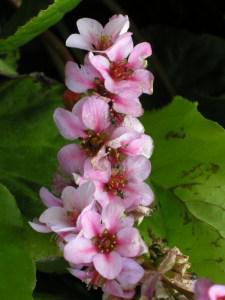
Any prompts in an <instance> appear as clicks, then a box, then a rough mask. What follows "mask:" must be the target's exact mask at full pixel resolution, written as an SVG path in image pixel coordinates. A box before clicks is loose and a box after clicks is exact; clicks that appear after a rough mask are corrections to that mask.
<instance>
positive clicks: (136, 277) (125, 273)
mask: <svg viewBox="0 0 225 300" xmlns="http://www.w3.org/2000/svg"><path fill="white" fill-rule="evenodd" d="M143 276H144V269H143V268H142V267H141V266H140V265H139V264H138V263H137V262H136V261H135V260H133V259H130V258H124V259H123V266H122V270H121V272H120V273H119V275H118V276H117V277H116V279H114V280H107V281H106V283H105V284H104V286H103V291H104V292H105V293H107V294H110V295H113V296H117V297H121V298H124V299H131V298H133V297H134V294H135V287H136V285H137V284H138V282H139V281H140V280H141V278H142V277H143Z"/></svg>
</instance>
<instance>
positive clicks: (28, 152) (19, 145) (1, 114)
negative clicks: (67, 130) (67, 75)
mask: <svg viewBox="0 0 225 300" xmlns="http://www.w3.org/2000/svg"><path fill="white" fill-rule="evenodd" d="M62 93H63V87H62V86H61V85H60V84H57V83H54V82H51V81H49V80H47V79H45V78H40V79H39V80H37V79H34V78H31V77H24V78H20V79H15V80H11V81H6V82H5V83H3V84H2V85H1V86H0V96H1V102H0V131H1V141H0V180H1V181H2V182H3V183H4V184H5V185H6V186H7V187H8V188H9V189H10V190H11V191H12V192H13V194H14V195H15V196H16V200H17V203H18V206H19V208H20V209H21V211H22V212H23V214H24V217H25V221H26V222H27V221H28V220H30V221H31V220H32V219H33V217H38V216H39V215H40V213H41V212H42V211H43V209H44V207H43V205H42V203H41V201H40V199H39V189H40V187H41V186H42V185H45V186H48V187H49V186H50V183H51V180H52V177H53V175H54V172H55V170H56V165H57V159H56V153H57V151H58V150H59V149H60V147H61V145H62V144H64V141H63V139H61V138H60V136H59V134H58V131H57V129H56V127H55V125H54V122H53V118H52V115H53V112H54V109H55V108H56V107H57V106H60V105H61V101H62ZM26 241H27V243H28V246H29V250H30V253H31V255H32V257H33V259H35V260H43V259H46V258H49V257H51V256H55V255H58V254H59V251H58V250H57V247H56V245H55V240H54V237H52V236H51V235H49V234H40V233H37V232H34V231H33V230H32V229H31V228H29V226H28V225H27V226H26Z"/></svg>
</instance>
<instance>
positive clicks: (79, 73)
mask: <svg viewBox="0 0 225 300" xmlns="http://www.w3.org/2000/svg"><path fill="white" fill-rule="evenodd" d="M65 76H66V78H65V84H66V86H67V87H68V89H69V90H71V91H73V92H75V93H84V92H86V91H87V90H88V89H91V88H94V82H93V81H94V78H93V77H92V76H90V74H89V73H88V72H87V70H86V68H85V66H81V68H79V66H78V65H77V64H76V63H74V62H72V61H69V62H67V64H66V67H65Z"/></svg>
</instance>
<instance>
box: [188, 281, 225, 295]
mask: <svg viewBox="0 0 225 300" xmlns="http://www.w3.org/2000/svg"><path fill="white" fill-rule="evenodd" d="M194 299H195V300H225V285H218V284H213V283H212V282H211V281H209V280H208V279H199V280H197V281H196V283H195V298H194Z"/></svg>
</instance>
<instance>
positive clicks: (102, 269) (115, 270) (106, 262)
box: [93, 251, 122, 279]
mask: <svg viewBox="0 0 225 300" xmlns="http://www.w3.org/2000/svg"><path fill="white" fill-rule="evenodd" d="M93 263H94V266H95V269H96V270H97V271H98V273H99V274H101V275H102V276H103V277H104V278H107V279H114V278H116V277H117V276H118V274H119V273H120V271H121V269H122V258H121V256H120V255H119V254H118V253H116V252H115V251H112V252H110V253H108V254H101V253H98V254H97V255H95V257H94V259H93Z"/></svg>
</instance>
